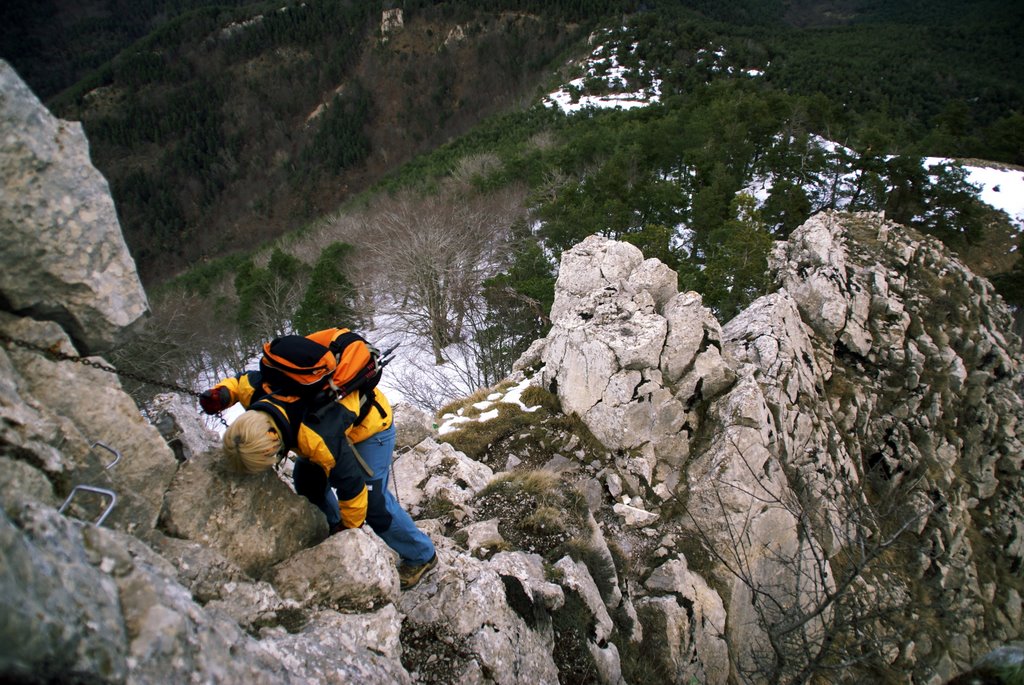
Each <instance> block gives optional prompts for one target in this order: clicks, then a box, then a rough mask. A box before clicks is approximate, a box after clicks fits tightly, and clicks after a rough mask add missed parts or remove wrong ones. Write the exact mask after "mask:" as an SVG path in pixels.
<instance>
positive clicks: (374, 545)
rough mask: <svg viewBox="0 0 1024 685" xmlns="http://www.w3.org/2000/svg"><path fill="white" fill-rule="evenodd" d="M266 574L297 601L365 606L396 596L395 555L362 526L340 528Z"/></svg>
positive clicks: (376, 604) (396, 571)
mask: <svg viewBox="0 0 1024 685" xmlns="http://www.w3.org/2000/svg"><path fill="white" fill-rule="evenodd" d="M268 580H269V581H270V583H271V584H272V585H273V586H274V587H275V588H276V589H277V591H278V593H280V594H281V596H282V597H286V598H288V599H293V600H295V601H297V602H299V603H300V605H307V606H308V605H312V606H318V605H325V606H331V607H334V608H338V609H347V610H366V609H371V608H373V607H375V606H382V605H384V604H388V603H390V602H393V601H394V600H396V599H397V598H398V569H397V567H396V566H395V557H394V555H393V554H392V553H391V552H390V551H389V549H388V547H387V546H386V545H385V544H384V543H383V541H382V540H381V539H380V538H378V537H377V536H376V535H373V534H372V533H368V532H366V531H363V530H361V529H354V530H345V531H342V532H341V533H339V534H337V535H333V536H331V537H330V538H328V539H327V540H325V541H324V542H322V543H321V544H319V545H316V546H315V547H311V548H309V549H306V550H303V551H301V552H299V553H298V554H295V555H293V556H291V557H289V558H288V559H287V560H285V561H283V562H281V563H280V564H278V565H277V566H275V567H274V568H272V569H271V571H270V573H269V574H268Z"/></svg>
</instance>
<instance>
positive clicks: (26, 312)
mask: <svg viewBox="0 0 1024 685" xmlns="http://www.w3.org/2000/svg"><path fill="white" fill-rule="evenodd" d="M4 78H6V79H11V78H16V77H13V76H11V75H9V74H5V75H4ZM3 93H4V96H3V100H2V101H0V105H2V107H0V110H2V114H0V120H2V122H3V123H2V124H0V125H2V126H3V128H4V132H5V133H4V138H3V139H4V144H3V148H2V150H0V162H2V164H3V165H4V166H3V168H4V170H5V174H7V173H11V172H9V171H8V170H10V169H25V170H26V171H23V172H20V173H21V175H22V177H24V178H27V179H30V183H29V185H31V186H32V187H34V188H38V189H39V195H38V197H37V199H33V200H32V201H31V202H26V203H23V205H22V206H21V207H15V208H11V207H10V205H9V204H7V203H5V204H4V207H3V219H2V220H3V221H4V222H5V225H8V224H10V225H14V224H19V225H21V226H22V227H23V229H24V235H25V236H36V235H46V234H47V233H48V232H52V233H53V234H54V235H55V236H57V239H56V240H55V241H53V243H52V244H51V243H48V242H46V241H38V244H37V245H35V248H36V249H37V250H38V251H40V252H43V253H45V257H43V258H41V260H42V261H44V262H47V263H53V264H59V263H60V260H62V259H63V260H70V261H73V262H77V261H78V260H80V259H82V258H83V257H82V256H81V255H79V254H74V255H68V254H67V251H66V250H65V249H64V248H63V247H62V240H61V239H60V237H61V236H62V235H63V236H67V235H69V234H70V233H73V232H74V231H75V230H76V229H74V226H75V225H78V226H80V227H84V228H83V230H84V232H85V233H88V234H89V236H90V238H95V239H96V240H97V241H99V242H98V245H97V247H96V248H95V249H93V250H90V251H89V252H90V254H97V255H103V257H102V258H103V259H105V260H108V261H109V262H110V263H117V264H121V265H129V266H130V257H128V255H127V252H126V251H125V250H124V245H123V241H122V240H121V239H120V233H119V230H118V229H117V225H116V217H115V216H114V214H113V213H112V212H97V213H95V214H89V215H88V216H86V215H81V214H80V215H78V216H76V218H74V220H66V219H63V218H60V217H61V216H64V215H58V216H54V215H53V214H46V213H44V212H40V211H36V210H34V209H32V210H31V211H26V210H25V208H26V207H30V209H31V207H35V206H41V207H46V206H58V207H61V208H65V207H79V206H88V202H93V203H95V204H96V205H98V206H99V205H103V204H104V203H105V202H106V200H103V198H104V197H107V194H106V187H105V182H103V180H102V177H100V176H99V175H98V174H95V173H93V172H94V170H91V167H90V166H89V165H88V161H87V159H85V156H86V154H87V153H86V152H84V151H83V147H84V145H85V142H84V138H82V139H80V140H69V139H66V138H65V137H64V136H65V135H66V134H65V133H64V132H65V131H67V130H70V129H69V127H70V125H68V124H66V122H59V121H56V120H53V119H52V118H51V117H49V115H48V113H46V112H45V109H43V108H42V106H41V105H40V104H39V103H38V101H36V100H35V99H34V98H33V97H32V96H31V93H29V92H28V91H27V89H24V88H23V87H20V86H18V85H17V84H16V83H13V84H12V85H11V87H10V88H8V87H7V86H6V85H5V87H4V89H3ZM25 112H30V114H27V115H26V114H24V113H25ZM25 122H42V123H41V124H40V125H38V126H30V125H28V124H26V123H25ZM58 143H59V144H58ZM37 150H51V151H52V150H62V152H61V153H60V154H57V153H47V154H50V158H49V161H47V162H46V163H45V164H44V163H37V162H35V161H32V160H34V159H36V157H38V156H39V153H37V152H35V151H37ZM54 176H55V177H56V178H55V179H52V178H51V177H54ZM69 177H71V178H75V179H76V180H75V182H74V183H72V184H70V185H69V184H68V183H67V182H66V181H64V180H62V179H66V178H69ZM67 193H71V197H72V198H74V197H79V195H80V196H81V197H82V198H92V199H90V200H88V201H86V200H83V201H82V202H76V201H74V199H71V200H64V199H62V198H64V197H65V196H66V194H67ZM5 197H7V196H5ZM107 199H109V198H108V197H107ZM32 221H35V222H37V224H32V223H31V222H32ZM28 240H29V238H27V237H26V238H23V239H14V240H13V241H12V242H14V241H20V242H26V241H28ZM31 240H36V239H35V238H32V239H31ZM19 249H25V245H22V246H21V248H19ZM6 263H7V262H6V261H5V264H6ZM772 269H773V271H774V273H775V274H776V276H777V280H778V285H779V289H778V290H777V291H776V292H774V293H772V294H771V295H768V296H766V297H764V298H761V299H759V300H758V301H756V302H755V303H753V304H752V305H751V306H750V307H749V308H748V309H747V310H746V311H744V312H743V313H741V314H740V315H739V316H737V317H736V318H735V319H733V320H732V321H730V322H728V323H727V324H725V325H724V326H721V325H719V324H718V322H717V321H716V320H715V318H714V316H713V315H712V313H711V312H710V311H708V310H707V308H705V307H704V306H703V305H702V303H701V299H700V296H699V294H697V293H679V292H678V291H677V287H676V280H675V274H674V273H672V272H671V271H670V270H669V269H667V268H666V267H665V266H664V265H662V264H660V263H659V262H657V261H656V260H648V259H644V258H643V255H642V254H640V252H639V251H638V250H636V248H633V247H632V246H629V245H627V244H624V243H617V242H614V241H610V240H607V239H604V238H599V237H596V236H595V237H591V238H588V239H587V240H586V241H584V242H583V243H581V244H580V245H578V246H576V247H575V248H573V249H572V250H570V251H568V252H566V253H565V255H564V256H563V259H562V265H561V270H560V275H559V281H558V285H557V292H556V301H555V305H554V308H553V310H552V321H553V324H554V325H553V328H552V330H551V332H550V333H549V335H548V336H547V337H546V339H544V340H541V341H538V342H537V343H536V344H535V345H534V346H533V347H531V350H530V351H529V352H528V353H527V354H526V355H524V357H523V358H522V359H521V360H520V363H519V365H518V367H519V370H518V371H517V372H516V376H515V378H514V379H512V380H513V382H515V383H518V382H521V381H526V380H529V382H530V383H531V384H532V385H533V386H534V387H532V388H530V391H529V392H524V393H523V394H522V398H523V401H524V402H526V403H527V404H528V405H529V406H530V409H532V410H533V411H529V412H527V411H523V410H521V409H520V408H518V407H517V406H514V405H511V404H508V403H501V401H500V396H501V389H500V388H498V389H496V391H495V393H494V394H495V400H494V402H495V403H496V404H498V405H502V409H501V411H499V416H498V418H496V419H491V420H490V421H487V422H483V423H469V424H465V425H464V426H463V427H462V428H460V430H458V431H455V432H453V433H451V434H449V435H446V436H444V437H445V439H446V441H447V442H439V441H438V440H437V438H438V436H436V435H433V436H431V435H430V433H431V432H430V431H429V429H428V428H427V427H425V426H423V425H421V424H422V423H424V422H423V421H421V420H420V419H419V418H418V417H417V415H416V413H415V412H414V411H412V410H410V409H408V408H406V409H399V413H398V417H397V421H398V422H399V423H400V424H401V423H402V422H404V423H405V424H406V425H407V426H409V427H416V428H418V430H410V431H409V432H408V433H406V434H407V435H409V436H410V437H409V438H408V439H406V440H405V441H403V444H402V454H401V456H400V457H399V458H398V460H397V461H396V464H395V472H394V482H395V484H396V486H397V491H398V494H399V497H400V499H401V501H402V502H403V503H404V504H405V506H406V507H407V508H409V509H410V511H412V512H413V513H414V514H415V515H417V516H418V517H419V519H420V521H419V523H420V525H421V526H422V527H423V528H424V530H426V531H427V532H428V533H429V534H430V535H431V536H432V537H433V539H434V540H435V542H436V543H437V545H438V549H439V556H440V561H441V563H440V565H439V568H438V569H437V570H436V571H434V572H433V573H431V574H430V575H429V576H428V577H427V578H426V579H425V580H424V581H423V582H422V583H421V584H420V585H419V586H417V587H416V588H414V589H413V590H411V591H407V592H404V593H401V592H399V590H398V583H397V574H396V571H395V567H394V558H393V556H392V553H391V552H390V551H389V550H388V548H387V547H386V546H384V545H383V543H382V542H381V541H380V540H379V539H378V538H376V537H375V536H374V535H373V534H372V533H369V532H367V531H365V530H355V531H348V532H346V533H344V534H341V535H336V536H332V537H329V538H328V537H326V527H325V524H324V523H323V520H322V516H320V514H319V512H318V511H317V510H316V509H315V508H313V507H312V506H311V505H309V504H308V503H306V501H305V500H304V499H302V498H300V497H297V496H295V495H294V493H292V492H291V490H290V488H289V486H288V485H287V474H277V473H267V474H264V475H262V476H258V477H241V476H237V475H234V474H231V473H228V472H226V471H225V470H224V469H223V467H222V464H221V460H220V459H219V458H218V448H217V440H216V435H215V434H213V433H211V432H210V431H208V430H206V429H205V427H204V426H203V425H202V423H201V422H200V420H199V418H198V415H197V412H196V410H195V408H194V407H193V406H191V405H190V404H188V403H186V402H184V401H183V400H182V398H179V397H175V396H173V395H167V396H163V397H161V398H160V400H159V402H158V403H157V406H155V407H154V408H153V410H152V411H151V412H149V418H148V419H147V418H144V417H143V416H142V415H141V414H140V412H139V411H138V409H137V408H136V407H135V405H134V403H133V402H132V401H131V399H130V398H129V397H128V396H127V395H126V394H125V393H124V392H123V391H122V389H121V387H120V384H119V382H118V379H117V377H116V376H115V375H113V374H110V373H107V372H105V371H102V370H100V369H97V368H94V367H91V366H87V365H84V364H80V363H75V362H74V361H70V360H55V359H54V358H53V357H52V356H50V355H47V354H42V353H40V352H39V351H38V350H39V349H40V348H41V349H55V350H61V351H64V352H65V353H67V354H71V355H83V354H91V353H95V352H97V351H99V350H102V349H104V346H105V345H108V344H110V342H111V341H112V340H114V339H115V338H116V337H117V336H118V335H120V334H122V332H123V329H124V327H126V326H131V325H133V322H134V320H135V319H136V318H138V316H141V314H142V311H143V310H144V308H145V293H144V292H143V291H142V288H141V286H140V285H139V284H138V281H137V278H135V279H133V278H130V277H126V274H129V275H130V274H131V269H130V268H128V266H123V267H118V268H101V267H100V266H97V265H92V266H89V267H87V268H85V269H84V272H85V273H87V274H88V276H89V278H90V279H92V282H91V284H90V285H89V287H88V290H89V292H93V293H95V294H94V295H92V296H83V295H82V294H81V292H82V285H81V280H82V276H81V274H82V272H83V269H82V268H81V267H80V266H79V267H75V268H68V269H61V268H51V269H49V271H48V272H47V273H48V274H55V275H56V276H63V277H64V278H65V282H51V281H53V278H52V277H51V276H50V275H48V276H47V280H45V281H38V282H36V284H35V285H34V287H33V289H32V292H33V297H34V298H36V300H37V301H39V302H44V303H46V304H43V305H39V306H36V305H32V304H25V305H19V304H13V303H15V302H16V301H17V297H20V295H17V294H16V293H15V292H13V291H12V292H9V291H8V287H11V288H13V289H15V290H16V289H17V287H18V285H17V284H14V285H10V286H9V285H8V283H7V282H6V281H5V282H2V283H0V287H2V288H3V290H2V292H3V298H2V300H3V301H4V302H5V305H7V304H8V303H12V304H11V305H10V306H5V309H6V311H4V312H0V333H2V334H3V335H4V336H5V337H7V338H9V339H14V340H21V341H26V342H29V343H32V344H33V345H34V346H35V347H34V348H26V347H24V346H12V345H7V346H5V347H3V348H0V384H2V386H3V388H4V392H3V393H0V460H2V462H3V466H4V467H5V468H3V469H0V474H2V475H0V504H2V509H0V537H2V538H3V544H2V546H0V549H2V550H3V552H2V555H3V556H2V559H3V565H2V568H3V569H4V573H2V574H0V597H2V598H3V612H2V615H3V616H4V618H3V620H0V638H2V643H3V645H4V647H3V648H2V649H0V679H7V680H16V681H19V682H30V683H31V682H54V681H64V682H68V681H70V682H110V683H148V682H154V683H155V682H168V681H186V680H194V679H197V680H199V681H202V682H254V683H288V682H344V681H348V680H353V679H356V678H360V679H363V680H366V681H369V682H399V683H401V682H456V681H458V682H481V683H488V682H494V683H520V682H522V683H525V682H530V683H544V682H547V683H554V682H562V683H568V682H603V683H621V682H625V681H626V680H633V681H635V680H652V681H666V682H679V683H689V682H691V681H692V680H693V679H696V680H697V681H698V682H707V683H727V682H767V681H769V680H771V679H773V678H774V679H776V680H777V681H782V682H790V681H793V680H796V679H799V678H800V677H801V675H802V674H807V673H814V672H817V673H822V672H824V671H823V670H822V669H828V668H831V667H835V665H836V664H839V663H843V661H844V660H847V661H849V662H850V665H848V666H846V667H845V668H843V669H840V670H839V671H838V673H839V676H838V678H839V680H845V681H848V682H858V681H862V680H860V679H862V678H863V677H865V674H873V675H874V676H875V677H882V676H880V675H879V674H884V676H885V677H887V678H889V679H890V680H891V681H892V682H906V683H935V684H938V683H942V682H945V681H946V680H947V679H948V678H950V677H951V676H952V675H954V674H955V673H957V672H958V671H959V670H962V669H964V668H966V667H967V666H969V665H970V664H971V663H972V662H974V661H975V660H976V659H978V658H979V657H980V656H981V655H983V654H984V653H985V652H987V651H988V650H989V649H991V648H992V647H994V646H997V645H1000V644H1004V643H1007V642H1011V641H1014V640H1020V639H1021V595H1020V593H1021V590H1022V587H1021V585H1022V581H1021V578H1020V569H1021V564H1022V557H1024V542H1022V533H1024V514H1022V504H1024V502H1022V491H1021V487H1020V474H1021V459H1022V456H1024V450H1022V449H1021V444H1020V438H1019V429H1018V426H1020V425H1022V424H1021V418H1022V417H1024V404H1022V402H1021V399H1020V390H1021V380H1022V376H1021V369H1020V359H1021V349H1020V341H1019V340H1018V339H1017V338H1016V337H1014V336H1013V335H1012V334H1011V333H1009V331H1010V330H1011V326H1010V320H1009V314H1008V312H1007V311H1006V308H1005V307H1004V306H1003V305H1002V303H1001V301H1000V300H999V298H998V297H997V296H995V295H994V293H993V291H992V288H991V286H990V285H989V284H988V283H987V282H985V281H984V280H983V279H980V278H978V277H976V276H974V275H973V274H971V273H970V271H969V270H967V269H966V268H965V267H964V266H963V265H962V264H960V263H959V262H958V261H957V260H956V259H955V258H954V257H953V256H952V255H951V254H949V252H948V251H947V250H945V248H943V247H942V245H941V244H939V243H938V242H936V241H934V240H931V239H927V238H924V237H922V236H920V235H916V234H913V233H911V232H910V231H908V230H907V229H904V228H903V227H900V226H897V225H893V224H890V223H888V222H886V221H885V220H884V219H883V218H881V217H879V216H873V215H845V214H821V215H818V216H816V217H813V218H812V219H811V220H809V221H808V222H807V223H806V224H805V225H804V226H802V227H800V228H799V229H798V230H797V231H795V232H794V234H793V236H792V237H791V238H790V240H789V241H787V242H786V243H780V244H778V245H777V247H776V250H775V252H774V254H773V258H772ZM29 270H31V269H29ZM56 280H57V281H59V280H60V279H59V278H57V279H56ZM69 293H74V296H72V295H71V294H69ZM110 293H115V295H113V296H111V295H109V294H110ZM126 302H130V303H135V304H134V305H132V306H127V305H125V303H126ZM132 312H135V313H134V314H132ZM93 333H95V334H96V337H95V338H94V337H92V336H93ZM480 434H487V435H489V436H491V437H492V438H493V439H489V440H488V441H487V444H486V445H485V446H484V447H483V448H480V449H479V450H471V449H469V447H466V449H465V450H460V449H458V448H459V447H460V445H469V444H470V442H471V440H470V439H471V438H473V437H474V436H475V437H476V438H478V439H477V442H478V443H479V435H480ZM425 436H426V437H425ZM111 449H113V450H116V453H117V455H119V458H118V459H117V460H116V463H115V462H114V457H113V456H112V455H113V454H114V453H113V452H112V451H111ZM469 452H472V454H469ZM83 484H85V485H90V486H93V487H96V488H100V489H101V490H102V491H103V492H109V493H111V495H104V494H102V492H101V493H97V492H91V491H81V490H79V491H77V492H75V491H74V487H75V486H78V485H83ZM69 496H70V497H69ZM112 496H113V497H116V502H114V503H113V507H112V508H111V509H110V514H109V516H108V517H107V518H105V519H104V521H103V523H102V525H98V524H97V521H98V519H99V516H100V515H102V512H103V511H104V510H105V508H106V507H107V506H108V503H109V502H110V500H111V499H112ZM905 616H908V618H904V617H905ZM862 638H863V639H862ZM854 657H857V659H858V660H857V661H856V662H855V661H854ZM830 673H831V674H832V675H833V676H834V677H835V673H836V671H830ZM626 676H629V678H627V677H626Z"/></svg>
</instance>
